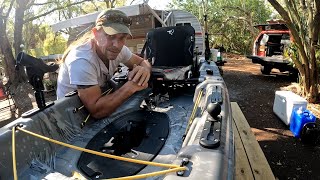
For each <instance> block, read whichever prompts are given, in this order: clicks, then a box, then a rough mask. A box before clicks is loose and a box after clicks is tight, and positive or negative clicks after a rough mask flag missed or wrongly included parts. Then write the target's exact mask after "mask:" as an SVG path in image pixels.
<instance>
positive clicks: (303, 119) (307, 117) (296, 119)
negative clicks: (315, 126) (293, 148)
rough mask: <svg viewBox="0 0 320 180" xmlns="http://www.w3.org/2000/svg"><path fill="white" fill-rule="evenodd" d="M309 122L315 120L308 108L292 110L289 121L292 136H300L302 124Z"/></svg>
mask: <svg viewBox="0 0 320 180" xmlns="http://www.w3.org/2000/svg"><path fill="white" fill-rule="evenodd" d="M311 122H312V123H314V122H316V117H315V116H314V115H313V114H312V113H311V112H310V111H309V110H307V109H306V110H300V109H299V110H294V111H293V112H292V116H291V121H290V131H291V132H292V134H293V135H294V137H296V138H300V135H301V130H302V128H303V126H304V125H305V124H306V123H311Z"/></svg>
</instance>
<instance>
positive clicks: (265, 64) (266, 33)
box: [247, 20, 298, 75]
mask: <svg viewBox="0 0 320 180" xmlns="http://www.w3.org/2000/svg"><path fill="white" fill-rule="evenodd" d="M255 27H256V28H258V29H259V30H260V33H259V35H258V36H257V37H256V39H255V41H254V44H253V49H252V55H249V56H247V58H249V59H251V60H252V63H257V64H261V67H260V69H261V73H262V74H270V72H271V70H272V69H273V68H275V69H279V71H280V72H285V71H289V73H290V74H291V75H297V73H298V70H297V69H296V68H294V67H293V66H292V63H290V61H289V59H288V58H285V57H284V51H285V49H286V48H288V46H289V45H290V43H291V42H292V40H293V38H292V37H291V35H290V30H289V29H288V27H287V26H286V24H285V23H284V22H283V21H281V20H270V21H268V23H267V24H259V25H256V26H255Z"/></svg>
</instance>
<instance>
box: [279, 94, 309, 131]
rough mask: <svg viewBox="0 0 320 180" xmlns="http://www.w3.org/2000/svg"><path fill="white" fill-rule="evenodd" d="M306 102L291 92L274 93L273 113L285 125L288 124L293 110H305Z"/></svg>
mask: <svg viewBox="0 0 320 180" xmlns="http://www.w3.org/2000/svg"><path fill="white" fill-rule="evenodd" d="M307 104H308V102H307V100H305V99H304V98H302V97H301V96H298V95H296V94H294V93H293V92H291V91H276V93H275V97H274V103H273V112H274V113H275V114H276V115H277V116H278V117H279V118H280V119H281V120H282V121H283V122H284V123H285V124H286V125H289V124H290V120H291V115H292V111H293V110H297V109H299V108H302V109H303V110H304V109H307Z"/></svg>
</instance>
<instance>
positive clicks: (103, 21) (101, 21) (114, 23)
mask: <svg viewBox="0 0 320 180" xmlns="http://www.w3.org/2000/svg"><path fill="white" fill-rule="evenodd" d="M130 25H131V19H130V18H129V17H128V16H127V15H126V14H125V13H124V12H122V11H119V10H115V9H110V10H104V11H102V12H101V13H100V14H99V15H98V17H97V20H96V27H102V28H103V30H104V31H105V32H106V33H107V34H109V35H114V34H119V33H126V34H130V36H132V34H131V32H130V29H129V28H130Z"/></svg>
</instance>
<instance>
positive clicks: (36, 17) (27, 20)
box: [24, 0, 91, 22]
mask: <svg viewBox="0 0 320 180" xmlns="http://www.w3.org/2000/svg"><path fill="white" fill-rule="evenodd" d="M87 1H91V0H82V1H79V2H75V3H71V4H68V5H66V6H60V7H56V8H53V9H51V10H49V11H47V12H45V13H43V14H40V15H37V16H34V17H31V18H29V19H26V20H25V21H24V22H29V21H33V20H35V19H38V18H40V17H42V16H45V15H48V14H50V13H52V12H54V11H57V10H60V9H64V8H66V7H70V6H73V5H77V4H81V3H83V2H87Z"/></svg>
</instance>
